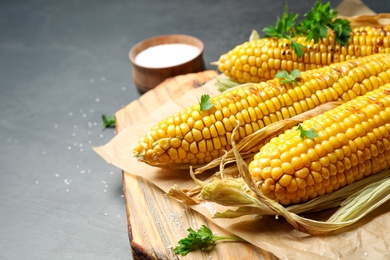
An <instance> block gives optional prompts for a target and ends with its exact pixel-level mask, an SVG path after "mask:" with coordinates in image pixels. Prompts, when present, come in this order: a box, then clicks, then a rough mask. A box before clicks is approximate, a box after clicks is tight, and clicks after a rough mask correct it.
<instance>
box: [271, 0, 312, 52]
mask: <svg viewBox="0 0 390 260" xmlns="http://www.w3.org/2000/svg"><path fill="white" fill-rule="evenodd" d="M298 16H299V15H298V14H293V13H289V12H288V5H286V7H285V9H284V12H283V16H282V18H278V19H277V20H276V24H275V26H272V25H271V26H268V27H265V28H264V29H263V32H265V35H264V37H266V38H271V37H277V38H280V39H281V38H285V39H287V40H289V41H290V42H291V48H292V49H293V50H294V51H295V53H296V54H297V55H298V57H302V55H303V49H304V48H305V46H304V45H302V44H299V43H297V42H296V41H294V40H293V38H294V37H295V30H294V26H295V23H296V21H297V19H298Z"/></svg>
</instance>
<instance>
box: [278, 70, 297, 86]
mask: <svg viewBox="0 0 390 260" xmlns="http://www.w3.org/2000/svg"><path fill="white" fill-rule="evenodd" d="M299 75H301V72H300V71H299V70H292V71H291V74H290V75H289V74H288V72H287V71H285V70H282V71H279V72H278V73H276V75H275V78H278V79H282V80H281V82H282V83H287V84H288V83H295V84H298V81H297V78H298V77H299Z"/></svg>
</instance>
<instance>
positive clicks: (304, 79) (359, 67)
mask: <svg viewBox="0 0 390 260" xmlns="http://www.w3.org/2000/svg"><path fill="white" fill-rule="evenodd" d="M297 81H298V84H297V85H296V84H293V83H291V84H284V83H283V84H282V83H281V80H280V79H272V80H269V81H267V82H261V83H258V84H253V85H251V86H248V87H242V88H239V89H236V90H232V91H229V92H226V93H223V94H221V95H219V96H215V97H212V98H211V103H212V104H213V108H211V109H210V110H206V111H200V109H199V104H195V105H192V106H189V107H187V108H185V109H183V110H181V111H180V112H178V113H175V114H173V115H172V116H170V117H168V118H166V119H164V120H162V121H160V122H159V123H158V124H157V125H156V126H154V127H153V128H152V129H151V130H150V132H148V133H147V134H146V135H145V137H143V138H141V139H140V140H139V144H138V145H137V146H136V147H135V148H134V155H135V156H136V157H138V158H139V159H140V160H142V161H144V162H145V163H148V164H150V165H153V166H159V167H169V168H186V167H188V166H189V165H192V166H193V167H199V166H201V165H203V164H206V163H208V162H210V161H212V160H213V159H215V158H218V157H220V156H222V155H223V154H224V151H226V150H230V149H231V138H232V131H233V129H234V128H235V127H236V126H237V121H238V122H239V123H240V126H239V130H238V133H239V134H238V135H235V136H234V140H235V141H236V142H238V141H240V140H241V139H243V138H244V137H246V136H248V135H250V134H251V133H253V132H255V131H257V130H258V129H260V128H263V127H264V126H267V125H269V124H271V123H273V122H275V121H278V120H282V119H285V118H291V117H292V116H294V115H297V114H301V113H303V112H305V111H308V110H310V109H312V108H314V107H316V106H318V105H320V104H323V103H325V102H328V101H336V100H345V101H348V100H351V99H354V98H356V97H357V96H359V95H364V94H366V93H367V92H368V91H371V90H373V89H377V88H378V87H379V86H382V85H384V84H386V83H388V82H390V55H385V54H378V55H371V56H367V57H363V58H360V59H356V60H353V61H347V62H343V63H337V64H333V65H331V66H327V67H324V68H320V69H316V70H310V71H306V72H302V73H301V75H300V76H299V78H298V79H297Z"/></svg>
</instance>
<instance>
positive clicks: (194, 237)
mask: <svg viewBox="0 0 390 260" xmlns="http://www.w3.org/2000/svg"><path fill="white" fill-rule="evenodd" d="M187 231H188V232H189V233H188V236H187V237H186V238H182V239H181V240H179V242H178V244H179V245H178V246H176V247H175V248H174V249H173V252H175V253H176V254H178V255H187V254H188V253H189V252H191V251H195V250H198V249H200V250H210V249H212V248H213V247H214V245H215V242H217V241H241V242H244V241H245V240H243V239H242V238H239V237H225V236H215V235H214V234H213V232H212V231H211V229H210V228H208V227H206V226H205V225H202V226H201V227H200V228H199V229H198V231H195V230H193V229H192V228H188V229H187Z"/></svg>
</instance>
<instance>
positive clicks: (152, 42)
mask: <svg viewBox="0 0 390 260" xmlns="http://www.w3.org/2000/svg"><path fill="white" fill-rule="evenodd" d="M163 44H187V45H191V46H195V47H197V48H199V54H198V55H197V56H196V57H193V58H190V59H189V60H187V61H183V62H182V63H180V64H176V65H172V66H166V67H165V66H164V67H157V68H156V67H153V66H150V67H149V66H145V65H140V64H137V62H136V56H137V55H138V54H139V53H141V52H142V51H144V50H146V49H148V48H150V47H154V46H158V45H163ZM203 50H204V45H203V42H202V41H201V40H199V39H197V38H195V37H193V36H189V35H182V34H169V35H161V36H157V37H153V38H149V39H146V40H144V41H141V42H139V43H137V44H136V45H134V46H133V47H132V48H131V49H130V52H129V58H130V61H131V64H132V65H133V81H134V83H135V85H136V87H137V89H138V91H139V92H141V93H145V92H147V91H148V90H150V89H152V88H154V87H156V86H157V85H158V84H160V83H161V82H163V81H164V80H165V79H167V78H170V77H174V76H177V75H182V74H188V73H194V72H200V71H203V70H204V69H205V65H204V61H203ZM156 59H158V57H156Z"/></svg>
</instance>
